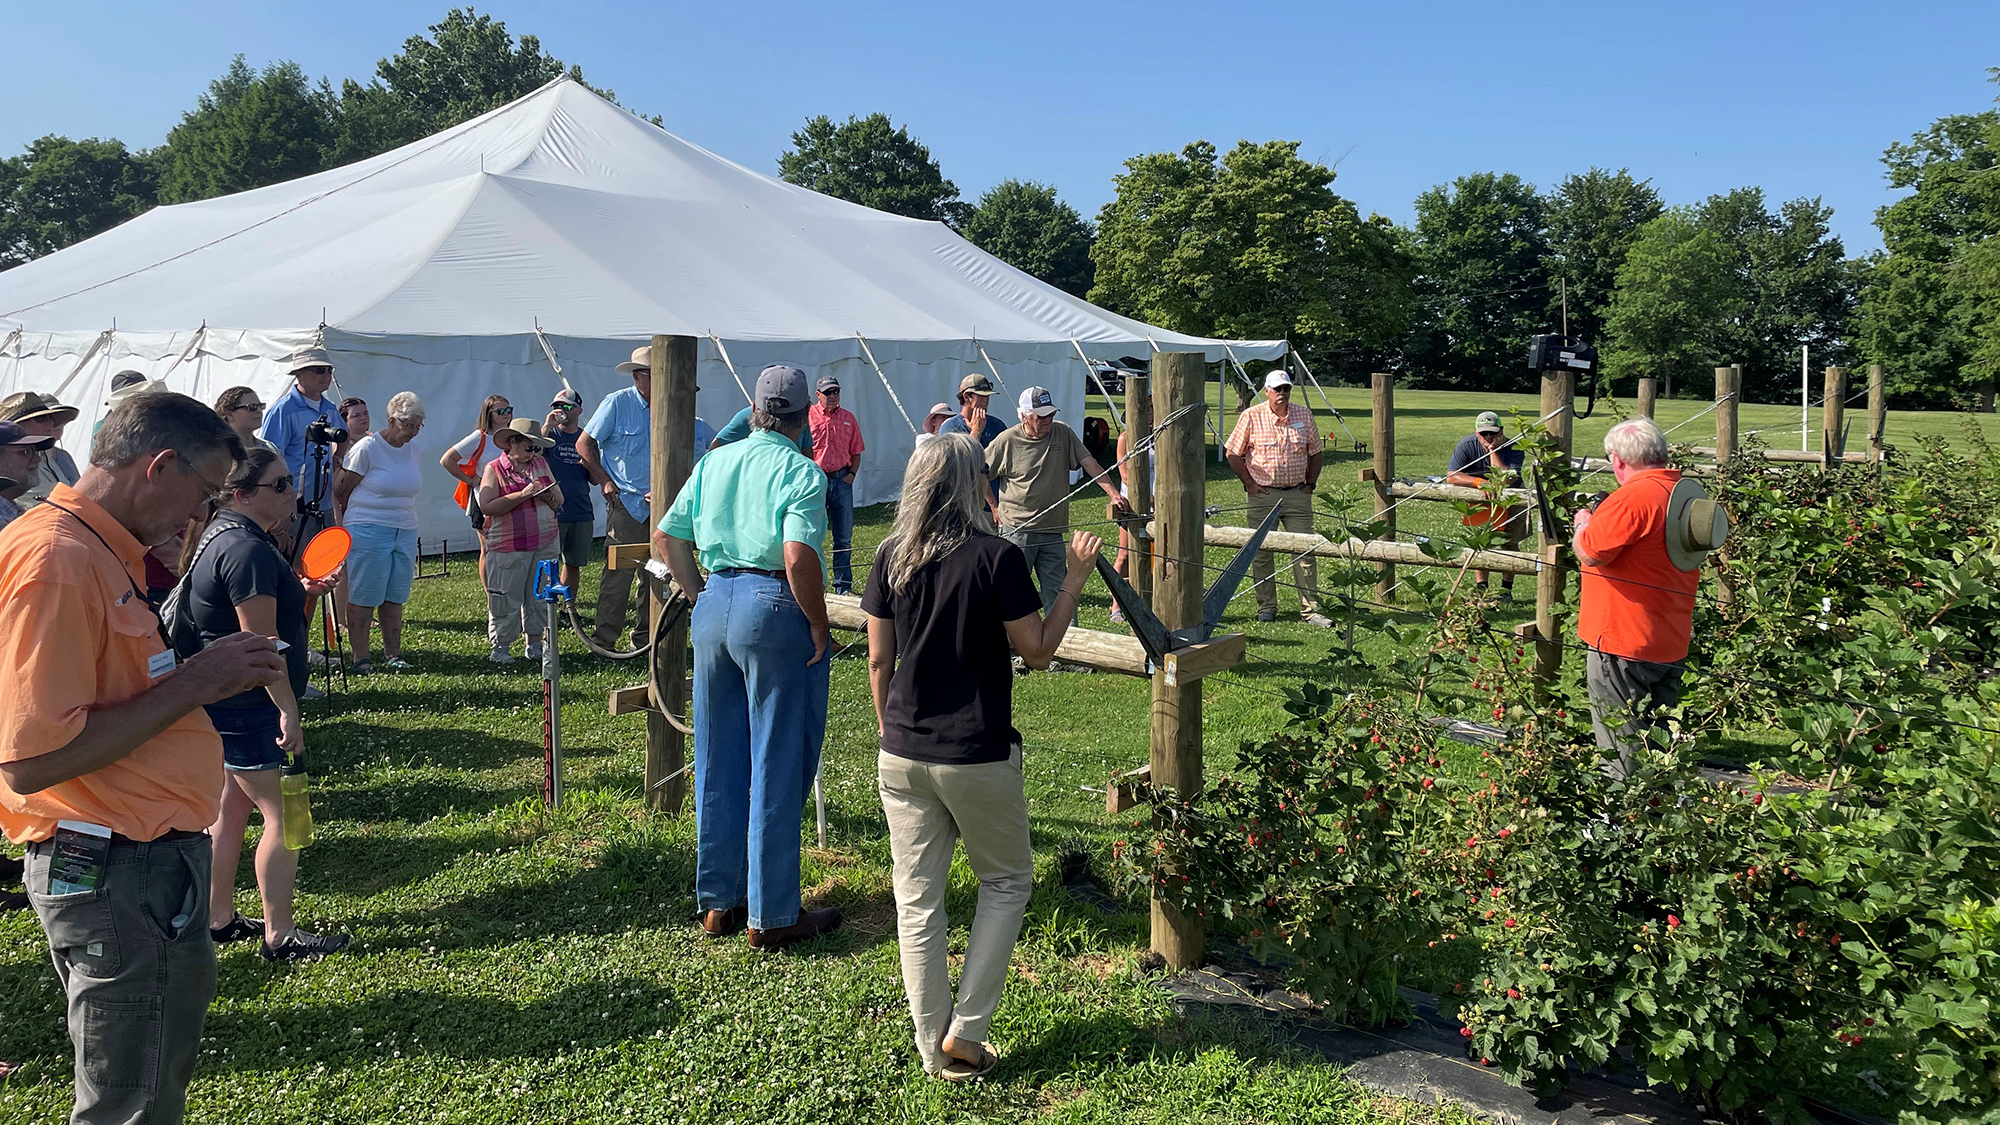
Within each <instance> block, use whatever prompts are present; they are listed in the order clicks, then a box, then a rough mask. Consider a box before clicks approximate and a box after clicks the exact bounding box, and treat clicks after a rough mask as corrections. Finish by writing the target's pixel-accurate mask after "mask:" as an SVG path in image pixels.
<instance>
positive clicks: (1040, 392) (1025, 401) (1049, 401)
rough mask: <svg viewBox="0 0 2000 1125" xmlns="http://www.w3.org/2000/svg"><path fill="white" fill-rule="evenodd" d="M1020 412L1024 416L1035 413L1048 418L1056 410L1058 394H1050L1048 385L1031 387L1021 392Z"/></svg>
mask: <svg viewBox="0 0 2000 1125" xmlns="http://www.w3.org/2000/svg"><path fill="white" fill-rule="evenodd" d="M1018 412H1019V413H1020V414H1021V415H1022V416H1023V417H1026V416H1027V415H1029V414H1033V415H1035V416H1036V417H1038V418H1047V417H1048V416H1049V415H1051V414H1054V413H1055V412H1056V396H1054V395H1052V394H1050V393H1049V389H1048V388H1047V387H1029V388H1028V389H1027V390H1025V391H1022V392H1021V403H1020V409H1019V411H1018Z"/></svg>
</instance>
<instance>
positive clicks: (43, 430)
mask: <svg viewBox="0 0 2000 1125" xmlns="http://www.w3.org/2000/svg"><path fill="white" fill-rule="evenodd" d="M76 416H77V409H76V407H74V406H64V405H63V404H62V403H60V402H57V401H56V397H55V396H54V395H45V394H38V393H36V392H34V391H17V392H16V393H14V394H11V395H8V396H7V397H6V398H4V399H0V421H6V422H12V423H14V424H15V425H17V426H19V427H21V428H22V429H23V430H26V431H27V432H28V433H29V434H31V435H33V436H34V437H45V438H48V439H49V440H50V441H51V442H60V441H62V436H63V427H64V426H67V425H69V424H70V423H71V422H74V421H76ZM78 475H79V474H78V472H77V468H76V459H75V458H73V457H71V456H70V455H69V451H68V450H66V449H64V448H62V447H61V446H60V445H51V446H50V447H49V448H48V449H47V450H45V451H44V452H43V453H42V464H41V467H40V468H38V469H36V470H35V477H34V479H33V480H31V481H29V482H28V487H27V490H26V491H24V492H23V493H21V497H20V500H19V501H18V503H19V504H20V505H21V510H22V511H27V510H28V509H29V508H32V507H34V506H35V505H36V504H39V503H41V502H42V501H43V500H46V499H48V495H49V490H50V489H52V488H54V487H55V486H56V485H58V484H75V483H76V478H77V476H78Z"/></svg>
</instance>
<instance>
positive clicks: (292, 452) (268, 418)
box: [257, 345, 342, 541]
mask: <svg viewBox="0 0 2000 1125" xmlns="http://www.w3.org/2000/svg"><path fill="white" fill-rule="evenodd" d="M283 370H284V372H285V374H286V375H288V376H290V377H291V380H292V385H291V386H290V387H288V388H286V390H285V393H284V394H281V395H279V396H278V400H277V401H276V402H273V403H272V404H271V405H270V408H269V409H267V410H265V412H264V428H263V429H262V430H261V431H259V433H258V435H257V436H259V437H261V438H263V439H264V440H265V441H267V442H270V443H271V446H272V448H274V449H276V450H277V451H278V455H279V456H280V457H283V458H284V459H285V468H287V469H289V470H291V473H292V479H293V480H295V481H297V482H298V490H299V507H300V511H301V512H303V511H304V510H305V506H306V505H308V504H318V505H319V507H320V509H321V510H322V511H323V512H324V515H323V516H322V517H321V518H320V519H319V521H317V524H316V526H314V527H311V528H307V527H304V526H303V525H301V526H300V527H299V528H298V530H297V532H295V541H297V540H296V537H297V536H303V535H310V534H312V533H314V532H317V531H318V530H319V528H320V527H324V526H326V525H328V524H332V523H335V522H338V521H336V520H335V519H334V516H333V481H332V477H331V470H332V469H333V468H334V467H335V462H334V461H333V459H332V457H333V447H332V446H331V445H328V446H324V447H322V448H323V449H324V451H325V453H326V458H325V460H324V461H323V462H322V459H321V458H319V457H316V456H313V455H312V454H313V453H315V452H317V451H316V450H314V449H313V448H312V447H311V445H310V443H308V442H307V441H306V430H307V429H308V428H309V427H311V425H312V424H313V423H314V422H317V421H320V420H321V419H325V420H327V422H328V424H329V425H332V426H341V425H342V423H341V420H340V412H339V411H338V410H336V409H334V405H333V403H332V402H330V401H328V399H327V397H326V389H327V388H328V387H329V386H332V385H333V357H332V356H330V355H328V354H327V351H326V349H325V348H322V347H317V346H310V345H309V346H307V347H303V348H300V349H298V350H297V351H295V352H293V353H292V354H291V355H289V356H287V357H285V360H284V364H283ZM323 468H324V469H326V470H328V477H327V479H326V480H325V481H324V482H322V481H321V479H320V471H321V469H323Z"/></svg>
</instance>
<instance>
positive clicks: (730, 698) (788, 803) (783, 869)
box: [653, 366, 840, 949]
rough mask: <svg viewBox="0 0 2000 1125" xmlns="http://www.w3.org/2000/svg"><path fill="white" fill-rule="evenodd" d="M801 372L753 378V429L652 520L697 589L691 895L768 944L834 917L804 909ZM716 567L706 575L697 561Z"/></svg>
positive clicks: (810, 745)
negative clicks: (657, 520) (801, 832)
mask: <svg viewBox="0 0 2000 1125" xmlns="http://www.w3.org/2000/svg"><path fill="white" fill-rule="evenodd" d="M811 402H812V399H811V396H810V394H809V393H808V392H807V390H806V374H805V372H803V371H801V370H799V369H798V368H796V367H784V366H774V367H767V368H765V369H764V370H763V372H762V373H760V374H759V375H758V376H757V389H756V394H755V401H754V402H753V404H752V405H753V407H754V413H753V415H752V418H751V426H752V432H751V434H750V436H749V437H747V438H744V439H743V440H742V441H739V442H735V443H732V444H729V445H724V446H722V447H720V448H718V449H714V450H711V451H710V452H709V454H708V455H707V456H706V457H703V458H702V459H701V460H700V461H698V462H696V464H695V467H694V473H693V474H692V475H691V476H689V477H688V480H687V484H685V485H683V486H682V487H681V491H680V495H678V496H676V497H674V503H673V507H671V508H670V509H668V511H667V518H665V519H663V520H661V521H660V526H659V529H658V530H657V531H655V532H654V534H653V548H654V550H655V551H657V552H658V553H659V554H660V555H661V556H662V557H664V558H665V559H666V561H667V567H668V568H669V569H670V570H671V571H672V572H673V576H674V584H675V585H677V586H679V587H680V588H681V590H682V591H683V592H685V593H686V594H687V596H688V599H689V600H690V601H691V602H693V603H694V610H693V613H692V615H691V618H690V622H689V631H690V634H691V636H692V639H693V641H694V757H695V788H696V796H695V836H696V841H697V845H696V859H695V876H694V888H695V902H696V905H697V906H698V907H699V908H700V909H701V910H702V912H703V913H702V923H701V925H702V930H703V931H704V932H706V933H707V934H708V935H709V936H710V937H726V936H728V935H729V934H732V933H734V932H736V930H737V929H739V928H741V927H743V926H744V924H745V923H746V922H747V923H748V925H749V929H750V938H749V940H750V944H751V946H753V947H754V948H757V949H774V948H777V947H778V946H781V945H787V944H789V943H791V942H795V941H800V940H803V939H805V938H810V937H814V936H816V935H818V934H822V933H825V932H826V931H828V930H831V929H833V928H835V927H837V926H839V925H840V911H838V910H833V909H828V910H809V911H805V912H803V913H801V911H800V905H801V904H800V897H799V816H800V814H801V813H802V812H804V810H805V800H806V794H807V792H808V791H809V790H810V789H811V788H812V781H813V776H814V774H816V773H817V772H818V770H819V755H820V746H821V744H822V742H824V740H825V737H826V694H827V665H828V662H827V646H828V637H827V623H826V587H825V584H824V581H823V578H822V575H823V573H824V568H823V566H822V564H821V562H820V556H819V550H820V543H821V541H822V540H823V539H824V538H825V536H826V473H825V472H823V471H822V470H821V469H820V467H819V466H818V465H815V464H813V463H812V462H811V461H810V460H807V459H806V458H805V457H804V456H803V455H802V454H800V453H799V448H798V437H799V431H800V430H801V429H803V428H804V426H805V425H806V408H807V407H808V406H809V405H811ZM697 550H699V551H700V552H701V567H702V568H705V569H706V570H707V571H708V580H707V581H706V582H704V581H703V580H702V577H701V570H700V569H697V567H696V565H695V552H696V551H697Z"/></svg>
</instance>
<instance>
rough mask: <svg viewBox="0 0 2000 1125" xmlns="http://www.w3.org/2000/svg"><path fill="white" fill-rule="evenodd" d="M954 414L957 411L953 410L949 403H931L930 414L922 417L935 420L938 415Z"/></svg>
mask: <svg viewBox="0 0 2000 1125" xmlns="http://www.w3.org/2000/svg"><path fill="white" fill-rule="evenodd" d="M956 413H958V411H957V410H956V409H954V408H953V407H952V405H951V404H950V403H948V402H934V403H931V412H930V413H929V414H926V415H924V417H926V418H935V417H937V416H938V415H940V414H956Z"/></svg>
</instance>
